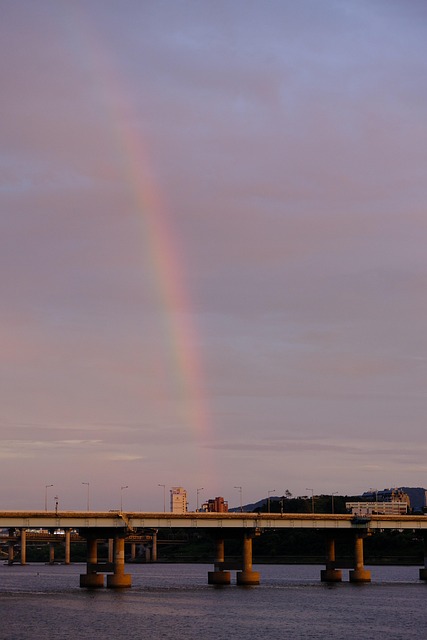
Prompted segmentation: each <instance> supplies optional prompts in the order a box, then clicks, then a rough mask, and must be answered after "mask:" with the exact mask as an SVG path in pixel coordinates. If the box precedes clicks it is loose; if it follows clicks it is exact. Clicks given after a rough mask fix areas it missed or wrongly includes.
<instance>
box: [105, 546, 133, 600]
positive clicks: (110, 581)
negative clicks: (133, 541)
mask: <svg viewBox="0 0 427 640" xmlns="http://www.w3.org/2000/svg"><path fill="white" fill-rule="evenodd" d="M113 563H114V573H113V575H108V576H107V587H109V588H114V589H115V588H120V589H122V588H124V587H130V586H131V585H132V576H131V575H129V574H128V573H125V539H124V538H119V537H118V536H117V537H116V538H114V560H113Z"/></svg>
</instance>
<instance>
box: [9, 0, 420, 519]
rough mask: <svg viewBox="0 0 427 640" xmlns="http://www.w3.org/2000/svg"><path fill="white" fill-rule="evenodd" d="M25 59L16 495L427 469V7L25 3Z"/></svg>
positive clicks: (292, 483) (20, 47) (12, 32)
mask: <svg viewBox="0 0 427 640" xmlns="http://www.w3.org/2000/svg"><path fill="white" fill-rule="evenodd" d="M0 68H1V118H0V141H1V146H0V174H1V179H0V200H1V209H0V243H1V252H0V260H1V270H0V279H1V280H0V281H1V289H0V291H1V298H0V304H1V306H0V309H1V315H0V348H1V361H0V406H1V416H0V434H1V441H0V481H1V486H2V487H3V491H2V508H39V507H40V508H43V507H44V497H45V486H46V485H48V484H53V485H54V487H53V488H49V491H48V500H49V506H52V505H53V497H54V495H58V497H59V501H60V507H63V508H70V509H71V508H76V509H80V508H85V507H86V489H87V487H86V486H85V485H83V484H82V483H83V482H89V483H90V494H91V495H90V497H91V506H92V507H93V508H99V509H104V508H105V509H110V508H118V506H119V503H120V498H121V497H122V499H123V502H124V507H125V508H127V509H129V510H130V509H145V510H156V509H160V510H161V509H162V508H163V490H162V487H159V486H158V485H159V484H164V485H165V486H166V489H167V490H168V489H169V487H171V486H174V485H181V486H184V487H185V488H186V489H187V491H188V493H189V501H190V505H189V506H190V508H195V506H196V504H195V503H196V489H198V488H199V489H200V488H201V487H203V491H201V492H199V499H200V501H202V500H203V499H207V498H209V497H214V496H217V495H223V496H224V497H225V498H226V499H228V500H229V502H230V505H231V506H235V505H238V504H239V499H240V498H239V491H238V490H237V489H236V488H235V487H239V486H241V487H242V488H243V500H244V502H249V501H255V500H258V499H260V498H262V497H265V496H266V495H267V493H268V492H269V491H270V492H272V491H273V490H276V495H282V494H283V493H284V492H285V490H286V489H289V490H290V491H291V492H292V493H294V494H297V495H300V494H307V493H309V492H310V491H311V490H313V491H314V493H330V492H336V491H338V492H340V493H349V494H353V493H358V492H361V491H364V490H367V489H369V488H370V487H376V488H383V487H387V486H399V485H408V486H426V485H427V474H426V471H427V462H426V459H427V444H426V439H425V433H426V428H425V421H426V416H427V401H426V373H427V361H426V357H427V343H426V328H427V326H426V325H427V323H426V318H427V251H426V246H427V212H426V205H427V179H426V178H427V118H426V113H427V80H426V78H427V5H426V3H425V2H424V1H417V0H354V1H352V0H339V1H338V0H324V1H320V0H299V1H298V2H294V1H291V0H277V1H273V0H272V1H269V0H263V1H261V0H257V1H255V0H253V1H251V0H229V1H222V0H209V1H208V0H193V1H180V0H167V1H161V0H146V1H141V0H121V1H120V2H116V1H113V0H69V1H67V0H65V1H63V2H58V1H57V0H51V1H49V0H38V1H37V2H34V1H33V0H31V1H30V0H28V1H27V0H20V1H19V2H15V1H13V0H3V2H2V19H1V21H0ZM125 485H128V487H129V488H128V489H126V490H123V491H121V487H122V486H125ZM307 488H308V489H309V490H310V491H307ZM121 494H122V495H121ZM273 495H274V494H273Z"/></svg>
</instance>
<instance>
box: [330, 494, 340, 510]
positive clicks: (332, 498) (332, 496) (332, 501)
mask: <svg viewBox="0 0 427 640" xmlns="http://www.w3.org/2000/svg"><path fill="white" fill-rule="evenodd" d="M337 495H338V491H334V493H331V506H332V513H335V511H334V496H337Z"/></svg>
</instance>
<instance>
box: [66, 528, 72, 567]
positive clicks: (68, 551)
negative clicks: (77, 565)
mask: <svg viewBox="0 0 427 640" xmlns="http://www.w3.org/2000/svg"><path fill="white" fill-rule="evenodd" d="M70 561H71V529H65V564H70Z"/></svg>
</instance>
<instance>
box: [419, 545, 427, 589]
mask: <svg viewBox="0 0 427 640" xmlns="http://www.w3.org/2000/svg"><path fill="white" fill-rule="evenodd" d="M423 539H424V567H423V568H422V569H420V580H427V538H426V536H425V535H424V536H423Z"/></svg>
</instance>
